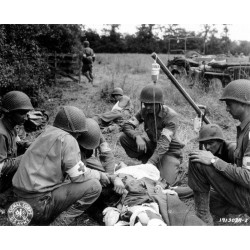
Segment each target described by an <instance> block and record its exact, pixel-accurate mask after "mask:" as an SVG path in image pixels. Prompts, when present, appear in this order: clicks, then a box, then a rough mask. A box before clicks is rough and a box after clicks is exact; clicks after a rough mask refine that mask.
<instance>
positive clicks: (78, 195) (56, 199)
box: [12, 106, 109, 225]
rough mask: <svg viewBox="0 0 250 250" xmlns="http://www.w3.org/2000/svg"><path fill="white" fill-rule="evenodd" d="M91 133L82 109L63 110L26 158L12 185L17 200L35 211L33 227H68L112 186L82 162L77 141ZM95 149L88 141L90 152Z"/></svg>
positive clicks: (26, 153) (107, 180) (104, 175)
mask: <svg viewBox="0 0 250 250" xmlns="http://www.w3.org/2000/svg"><path fill="white" fill-rule="evenodd" d="M88 129H90V128H89V127H87V124H86V117H85V115H84V113H83V112H82V111H81V110H80V109H78V108H76V107H73V106H64V107H62V108H61V109H60V110H59V111H58V113H57V115H56V117H55V120H54V123H53V126H51V125H47V126H46V128H45V130H44V131H43V132H42V133H41V134H40V135H39V136H38V137H37V138H36V140H35V141H34V142H33V143H32V145H31V146H30V147H29V148H28V150H27V151H26V152H25V154H24V155H23V157H22V159H21V162H20V166H19V168H18V170H17V172H16V174H15V175H14V177H13V181H12V182H13V186H14V192H15V194H16V196H17V197H18V200H24V201H27V202H28V203H29V204H30V205H31V207H32V208H33V211H34V216H33V219H32V221H31V223H32V224H37V225H48V224H49V223H51V225H69V224H70V223H71V222H72V221H73V220H74V219H75V218H76V217H77V216H79V215H81V214H82V213H83V212H84V211H85V210H86V209H87V208H88V207H89V206H90V205H91V204H92V203H93V202H94V201H95V200H96V199H97V198H98V197H99V195H100V193H101V189H102V187H101V184H102V185H104V186H105V185H107V184H108V183H109V179H108V177H107V176H106V174H104V173H101V172H99V171H97V170H93V169H89V168H87V167H86V166H85V164H84V163H83V162H82V161H81V154H80V148H79V145H78V142H77V140H76V139H77V138H78V137H79V136H81V134H82V133H86V132H87V131H88ZM95 146H96V144H95V143H94V144H93V143H92V142H91V141H89V143H88V148H89V149H93V148H95ZM100 182H101V184H100Z"/></svg>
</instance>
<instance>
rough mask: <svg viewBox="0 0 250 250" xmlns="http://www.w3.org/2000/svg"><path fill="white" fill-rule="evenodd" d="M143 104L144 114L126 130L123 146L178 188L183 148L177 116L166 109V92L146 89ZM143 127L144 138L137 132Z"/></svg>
mask: <svg viewBox="0 0 250 250" xmlns="http://www.w3.org/2000/svg"><path fill="white" fill-rule="evenodd" d="M140 101H141V104H142V108H141V110H140V111H139V112H138V113H136V115H135V116H134V117H132V118H131V119H130V120H129V121H127V122H125V124H124V126H123V129H122V131H123V133H122V134H121V136H120V143H121V146H122V147H123V148H124V150H125V151H126V153H127V155H128V156H129V157H131V158H136V159H138V160H140V161H141V162H142V163H151V164H153V165H154V166H157V168H158V169H159V171H160V174H161V177H162V178H164V179H165V180H166V181H167V182H168V183H169V184H170V185H175V184H176V183H178V181H179V180H178V168H179V165H180V163H181V161H182V148H183V147H184V144H183V143H181V141H180V140H179V139H178V138H177V129H178V122H179V121H178V114H177V113H176V112H175V111H174V110H173V109H171V108H169V107H167V106H165V105H163V91H162V89H161V88H160V87H159V86H156V85H153V84H150V85H147V86H145V87H144V88H143V89H142V91H141V94H140ZM142 123H144V131H145V132H146V134H147V135H145V136H144V135H141V133H140V131H138V130H136V128H137V127H138V126H139V125H140V124H142ZM190 191H191V190H190ZM191 192H192V191H191Z"/></svg>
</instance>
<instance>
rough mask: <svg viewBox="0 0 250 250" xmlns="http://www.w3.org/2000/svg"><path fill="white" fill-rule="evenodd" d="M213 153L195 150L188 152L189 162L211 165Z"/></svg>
mask: <svg viewBox="0 0 250 250" xmlns="http://www.w3.org/2000/svg"><path fill="white" fill-rule="evenodd" d="M212 158H214V155H213V154H212V153H211V152H210V151H204V150H196V151H193V152H191V153H190V154H189V159H190V161H191V162H199V163H202V164H205V165H211V160H212Z"/></svg>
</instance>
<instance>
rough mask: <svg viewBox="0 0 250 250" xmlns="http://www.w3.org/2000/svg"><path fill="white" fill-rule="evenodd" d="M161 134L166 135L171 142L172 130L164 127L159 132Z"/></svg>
mask: <svg viewBox="0 0 250 250" xmlns="http://www.w3.org/2000/svg"><path fill="white" fill-rule="evenodd" d="M161 134H162V135H164V136H166V137H167V139H168V140H169V141H170V142H171V140H172V136H173V134H174V132H173V131H172V130H169V129H167V128H164V129H163V130H162V132H161Z"/></svg>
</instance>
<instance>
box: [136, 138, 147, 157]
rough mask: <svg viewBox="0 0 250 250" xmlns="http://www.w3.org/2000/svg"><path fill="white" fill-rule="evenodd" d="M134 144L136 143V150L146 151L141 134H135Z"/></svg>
mask: <svg viewBox="0 0 250 250" xmlns="http://www.w3.org/2000/svg"><path fill="white" fill-rule="evenodd" d="M136 144H137V151H138V152H140V151H144V153H146V152H147V145H146V142H145V141H144V140H143V139H142V138H141V136H139V135H138V136H136Z"/></svg>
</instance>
